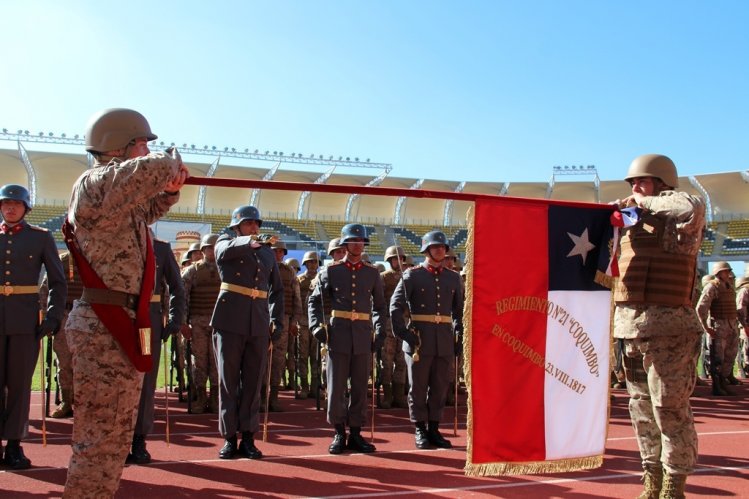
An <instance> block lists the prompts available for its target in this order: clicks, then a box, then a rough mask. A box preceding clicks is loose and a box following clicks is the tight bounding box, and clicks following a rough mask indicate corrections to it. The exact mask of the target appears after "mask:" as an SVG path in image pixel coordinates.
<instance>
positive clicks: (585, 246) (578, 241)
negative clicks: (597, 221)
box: [567, 228, 596, 265]
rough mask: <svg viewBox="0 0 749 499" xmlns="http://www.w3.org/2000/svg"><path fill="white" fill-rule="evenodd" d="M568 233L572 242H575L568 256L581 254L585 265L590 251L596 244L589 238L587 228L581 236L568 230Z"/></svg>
mask: <svg viewBox="0 0 749 499" xmlns="http://www.w3.org/2000/svg"><path fill="white" fill-rule="evenodd" d="M567 235H568V236H570V239H572V242H573V243H575V246H574V247H573V248H572V250H571V251H570V252H569V253H568V254H567V256H568V257H570V256H575V255H580V257H581V258H582V259H583V265H585V259H586V258H588V252H589V251H591V250H593V249H594V248H595V247H596V245H595V244H593V243H591V242H590V241H589V240H588V229H587V228H586V229H585V230H584V231H583V233H582V234H580V235H579V236H576V235H575V234H573V233H571V232H568V233H567Z"/></svg>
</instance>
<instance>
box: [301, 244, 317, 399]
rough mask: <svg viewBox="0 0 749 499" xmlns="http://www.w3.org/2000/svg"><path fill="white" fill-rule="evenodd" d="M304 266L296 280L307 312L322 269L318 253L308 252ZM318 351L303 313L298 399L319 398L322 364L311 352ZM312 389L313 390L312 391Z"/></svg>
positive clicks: (304, 258)
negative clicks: (319, 269)
mask: <svg viewBox="0 0 749 499" xmlns="http://www.w3.org/2000/svg"><path fill="white" fill-rule="evenodd" d="M302 265H304V267H305V268H306V271H305V272H304V274H302V275H298V276H297V277H296V279H297V281H298V282H299V295H300V297H301V302H302V308H303V309H304V310H306V309H307V303H308V301H309V295H310V292H311V291H312V281H313V280H314V279H315V277H316V276H317V269H318V268H319V267H320V259H319V256H318V255H317V252H315V251H308V252H306V253H305V254H304V257H303V258H302ZM317 349H318V345H317V340H316V339H315V338H314V337H313V336H312V335H311V334H310V332H309V318H308V316H307V314H305V313H303V314H302V315H301V317H300V318H299V378H300V379H301V387H300V389H299V393H298V394H297V398H298V399H305V398H307V397H312V398H314V397H316V396H317V390H318V387H319V384H320V364H319V362H318V358H317V357H318V356H317V355H314V356H312V357H310V353H311V352H318V350H317ZM318 353H319V352H318ZM310 363H311V365H312V383H310V382H309V381H308V379H309V374H310V372H309V365H310ZM310 387H311V388H312V390H310Z"/></svg>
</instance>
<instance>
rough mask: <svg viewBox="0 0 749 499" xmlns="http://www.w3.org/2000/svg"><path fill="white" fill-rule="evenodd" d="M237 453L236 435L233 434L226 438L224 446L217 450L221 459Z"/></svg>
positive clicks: (230, 457) (232, 457)
mask: <svg viewBox="0 0 749 499" xmlns="http://www.w3.org/2000/svg"><path fill="white" fill-rule="evenodd" d="M236 455H237V436H236V435H234V436H232V437H229V438H227V439H226V442H224V446H223V447H221V450H220V451H218V457H220V458H221V459H234V456H236Z"/></svg>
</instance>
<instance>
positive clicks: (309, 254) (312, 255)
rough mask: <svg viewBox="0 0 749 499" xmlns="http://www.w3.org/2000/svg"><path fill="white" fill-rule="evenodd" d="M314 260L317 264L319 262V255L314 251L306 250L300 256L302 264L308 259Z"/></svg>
mask: <svg viewBox="0 0 749 499" xmlns="http://www.w3.org/2000/svg"><path fill="white" fill-rule="evenodd" d="M312 260H314V261H316V262H317V263H318V264H319V263H320V256H319V255H318V254H317V252H316V251H308V252H306V253H305V254H304V256H303V257H302V264H305V263H307V262H310V261H312Z"/></svg>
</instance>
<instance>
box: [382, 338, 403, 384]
mask: <svg viewBox="0 0 749 499" xmlns="http://www.w3.org/2000/svg"><path fill="white" fill-rule="evenodd" d="M381 359H382V383H384V384H391V383H400V384H401V385H405V384H406V359H405V357H404V354H403V340H401V339H398V338H396V337H395V336H393V332H392V331H391V330H390V328H389V327H388V332H387V336H385V344H384V345H383V346H382V354H381Z"/></svg>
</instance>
